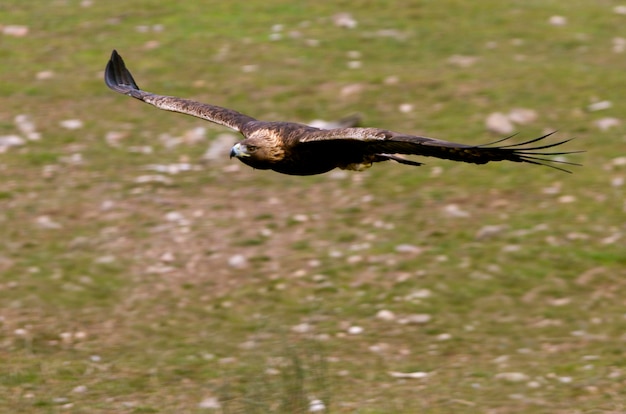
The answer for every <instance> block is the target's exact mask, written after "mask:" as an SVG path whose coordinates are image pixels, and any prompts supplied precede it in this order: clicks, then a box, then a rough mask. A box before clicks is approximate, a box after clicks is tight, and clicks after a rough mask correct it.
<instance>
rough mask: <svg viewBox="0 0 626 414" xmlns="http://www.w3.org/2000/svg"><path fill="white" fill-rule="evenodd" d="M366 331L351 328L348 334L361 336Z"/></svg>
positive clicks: (359, 328)
mask: <svg viewBox="0 0 626 414" xmlns="http://www.w3.org/2000/svg"><path fill="white" fill-rule="evenodd" d="M363 331H364V329H363V328H362V327H360V326H351V327H349V328H348V333H349V334H350V335H360V334H362V333H363Z"/></svg>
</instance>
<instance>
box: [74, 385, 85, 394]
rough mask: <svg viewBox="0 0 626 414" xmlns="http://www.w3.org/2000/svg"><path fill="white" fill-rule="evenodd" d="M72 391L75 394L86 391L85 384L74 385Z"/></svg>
mask: <svg viewBox="0 0 626 414" xmlns="http://www.w3.org/2000/svg"><path fill="white" fill-rule="evenodd" d="M72 392H75V393H77V394H82V393H84V392H87V386H85V385H78V386H76V387H74V388H73V389H72Z"/></svg>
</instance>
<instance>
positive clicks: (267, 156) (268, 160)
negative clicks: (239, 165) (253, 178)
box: [230, 134, 284, 170]
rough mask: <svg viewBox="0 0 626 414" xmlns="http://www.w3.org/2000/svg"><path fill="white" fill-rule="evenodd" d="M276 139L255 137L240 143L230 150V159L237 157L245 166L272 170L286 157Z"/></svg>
mask: <svg viewBox="0 0 626 414" xmlns="http://www.w3.org/2000/svg"><path fill="white" fill-rule="evenodd" d="M277 144H279V142H278V141H276V139H272V138H270V137H268V136H267V135H261V134H258V135H255V136H253V137H249V138H246V139H244V140H243V141H239V142H238V143H236V144H235V145H233V147H232V148H231V150H230V158H233V157H236V158H238V159H239V160H240V161H241V162H243V163H244V164H247V165H249V166H251V167H253V168H257V169H260V170H262V169H263V170H264V169H268V168H272V167H273V166H274V165H275V164H276V163H277V162H280V161H281V160H282V158H283V157H284V151H283V149H282V147H281V146H280V145H277Z"/></svg>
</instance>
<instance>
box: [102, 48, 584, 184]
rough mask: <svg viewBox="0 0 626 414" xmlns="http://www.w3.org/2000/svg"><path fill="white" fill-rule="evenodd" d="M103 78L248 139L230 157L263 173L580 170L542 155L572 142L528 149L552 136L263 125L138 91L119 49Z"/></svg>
mask: <svg viewBox="0 0 626 414" xmlns="http://www.w3.org/2000/svg"><path fill="white" fill-rule="evenodd" d="M104 79H105V82H106V84H107V86H108V87H109V88H111V89H113V90H114V91H116V92H119V93H122V94H124V95H129V96H132V97H133V98H136V99H139V100H140V101H143V102H146V103H149V104H151V105H154V106H156V107H157V108H159V109H165V110H168V111H173V112H180V113H183V114H187V115H192V116H195V117H198V118H202V119H206V120H207V121H210V122H214V123H216V124H220V125H224V126H226V127H229V128H232V129H234V130H235V131H239V132H240V133H241V134H242V135H243V136H244V137H245V139H243V140H242V141H240V142H238V143H236V144H235V145H234V146H233V147H232V150H231V152H230V156H231V158H232V157H237V158H238V159H239V160H240V161H241V162H243V163H244V164H247V165H249V166H250V167H252V168H257V169H260V170H274V171H277V172H279V173H283V174H291V175H313V174H322V173H325V172H328V171H330V170H332V169H334V168H341V169H348V170H362V169H365V168H367V167H370V166H372V164H374V163H376V162H381V161H389V160H393V161H396V162H399V163H401V164H407V165H414V166H418V165H422V163H420V162H417V161H412V160H409V159H406V158H402V157H399V156H398V155H397V154H407V155H423V156H428V157H437V158H444V159H448V160H453V161H463V162H469V163H474V164H485V163H487V162H490V161H503V160H507V161H514V162H526V163H531V164H538V165H546V166H549V167H552V168H555V169H558V170H562V171H566V172H569V171H567V170H565V169H564V168H561V167H559V166H557V165H555V164H570V165H578V164H573V163H570V162H566V161H563V160H557V159H550V158H545V157H550V156H557V155H564V154H571V153H574V152H577V151H568V152H554V151H552V150H550V151H547V152H546V151H544V150H546V149H548V148H552V147H556V146H558V145H561V144H564V143H566V142H568V141H569V140H564V141H560V142H556V143H550V144H541V145H534V146H528V144H534V143H537V142H539V141H542V140H543V139H545V138H546V137H548V136H550V135H551V134H546V135H543V136H541V137H539V138H535V139H532V140H529V141H526V142H522V143H518V144H508V145H497V146H495V145H494V144H499V143H501V142H503V141H505V140H507V139H508V138H510V137H507V138H504V139H501V140H498V141H495V142H492V143H489V144H485V145H466V144H457V143H454V142H448V141H443V140H439V139H434V138H426V137H420V136H416V135H407V134H401V133H398V132H393V131H388V130H385V129H379V128H336V129H319V128H315V127H312V126H308V125H304V124H299V123H293V122H265V121H259V120H256V119H254V118H252V117H250V116H248V115H244V114H242V113H239V112H237V111H234V110H232V109H227V108H222V107H219V106H215V105H209V104H205V103H200V102H195V101H192V100H188V99H182V98H177V97H173V96H163V95H156V94H153V93H150V92H146V91H143V90H141V89H139V87H138V86H137V84H136V83H135V80H134V79H133V76H132V75H131V73H130V72H129V71H128V69H126V65H125V64H124V60H122V57H121V56H120V55H119V54H118V53H117V51H115V50H114V51H113V52H112V54H111V59H110V60H109V62H108V64H107V66H106V69H105V75H104Z"/></svg>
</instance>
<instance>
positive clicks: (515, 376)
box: [496, 372, 528, 382]
mask: <svg viewBox="0 0 626 414" xmlns="http://www.w3.org/2000/svg"><path fill="white" fill-rule="evenodd" d="M496 379H501V380H504V381H509V382H522V381H528V375H526V374H524V373H522V372H501V373H499V374H496Z"/></svg>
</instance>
